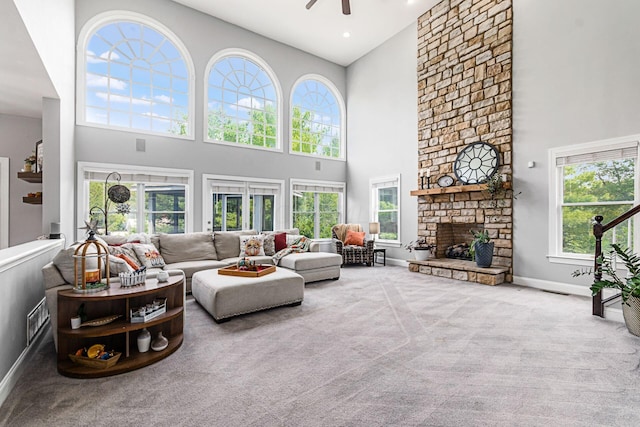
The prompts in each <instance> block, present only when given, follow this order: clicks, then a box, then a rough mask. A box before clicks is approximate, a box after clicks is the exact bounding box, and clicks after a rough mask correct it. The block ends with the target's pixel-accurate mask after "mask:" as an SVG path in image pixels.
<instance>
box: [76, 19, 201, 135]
mask: <svg viewBox="0 0 640 427" xmlns="http://www.w3.org/2000/svg"><path fill="white" fill-rule="evenodd" d="M78 43H79V46H78V94H79V96H78V100H79V101H78V122H79V123H81V124H87V125H93V126H99V127H109V128H118V129H126V130H135V131H139V132H144V133H153V134H165V135H166V134H169V135H172V136H179V137H188V138H192V137H193V80H194V78H193V75H194V72H193V64H192V63H191V59H190V57H189V55H188V52H187V50H186V48H185V47H184V45H183V44H182V42H181V41H180V40H179V39H178V38H177V37H176V36H175V35H174V34H173V33H172V32H171V31H170V30H169V29H168V28H166V27H165V26H163V25H162V24H160V23H158V22H156V21H154V20H152V19H150V18H148V17H146V16H144V15H140V14H137V13H133V12H125V11H117V12H107V13H104V14H100V15H98V16H96V17H94V18H93V19H92V20H90V21H89V22H87V24H86V25H85V26H84V27H83V29H82V32H81V34H80V37H79V42H78Z"/></svg>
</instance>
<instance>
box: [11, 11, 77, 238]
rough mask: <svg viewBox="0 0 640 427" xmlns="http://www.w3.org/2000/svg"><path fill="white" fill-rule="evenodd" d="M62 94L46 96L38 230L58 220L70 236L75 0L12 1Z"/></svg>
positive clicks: (63, 231) (54, 83)
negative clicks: (40, 216)
mask: <svg viewBox="0 0 640 427" xmlns="http://www.w3.org/2000/svg"><path fill="white" fill-rule="evenodd" d="M14 3H15V5H16V7H17V9H18V12H19V13H20V16H21V17H22V20H23V21H24V24H25V27H26V28H27V30H28V31H29V36H30V37H31V39H32V40H33V44H34V46H35V47H36V49H37V50H38V54H39V55H40V58H41V59H42V63H43V65H44V67H45V69H46V70H47V73H48V75H49V77H50V79H51V83H52V84H53V86H54V88H55V90H56V92H57V94H58V99H52V98H43V111H42V118H43V121H42V123H43V127H42V140H43V144H44V145H43V147H44V153H45V166H44V168H43V169H44V172H43V208H42V220H41V225H40V227H39V228H40V232H39V233H38V234H46V233H49V224H50V223H51V222H60V223H61V231H62V233H63V234H65V235H66V236H71V235H73V233H74V231H75V222H74V212H75V211H74V191H73V189H74V188H75V186H74V183H75V178H74V177H75V173H74V170H75V169H74V153H73V143H74V136H73V135H74V123H75V116H74V111H75V110H74V102H75V37H74V28H75V11H74V4H75V0H57V1H55V2H52V1H48V0H14Z"/></svg>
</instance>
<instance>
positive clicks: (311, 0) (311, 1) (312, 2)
mask: <svg viewBox="0 0 640 427" xmlns="http://www.w3.org/2000/svg"><path fill="white" fill-rule="evenodd" d="M317 1H318V0H310V1H309V3H307V6H306V8H307V9H311V6H313V5H314V4H316V2H317Z"/></svg>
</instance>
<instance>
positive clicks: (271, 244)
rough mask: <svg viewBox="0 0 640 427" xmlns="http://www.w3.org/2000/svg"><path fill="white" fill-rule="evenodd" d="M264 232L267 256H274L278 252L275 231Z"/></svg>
mask: <svg viewBox="0 0 640 427" xmlns="http://www.w3.org/2000/svg"><path fill="white" fill-rule="evenodd" d="M263 234H264V254H265V255H267V256H273V255H274V254H275V253H276V242H275V237H274V234H273V233H263Z"/></svg>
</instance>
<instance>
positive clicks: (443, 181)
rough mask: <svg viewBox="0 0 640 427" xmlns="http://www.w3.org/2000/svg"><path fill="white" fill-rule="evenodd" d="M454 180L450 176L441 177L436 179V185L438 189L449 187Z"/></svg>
mask: <svg viewBox="0 0 640 427" xmlns="http://www.w3.org/2000/svg"><path fill="white" fill-rule="evenodd" d="M454 181H455V180H454V179H453V177H452V176H451V175H442V176H441V177H440V178H438V185H439V186H440V187H451V186H452V185H453V183H454Z"/></svg>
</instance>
